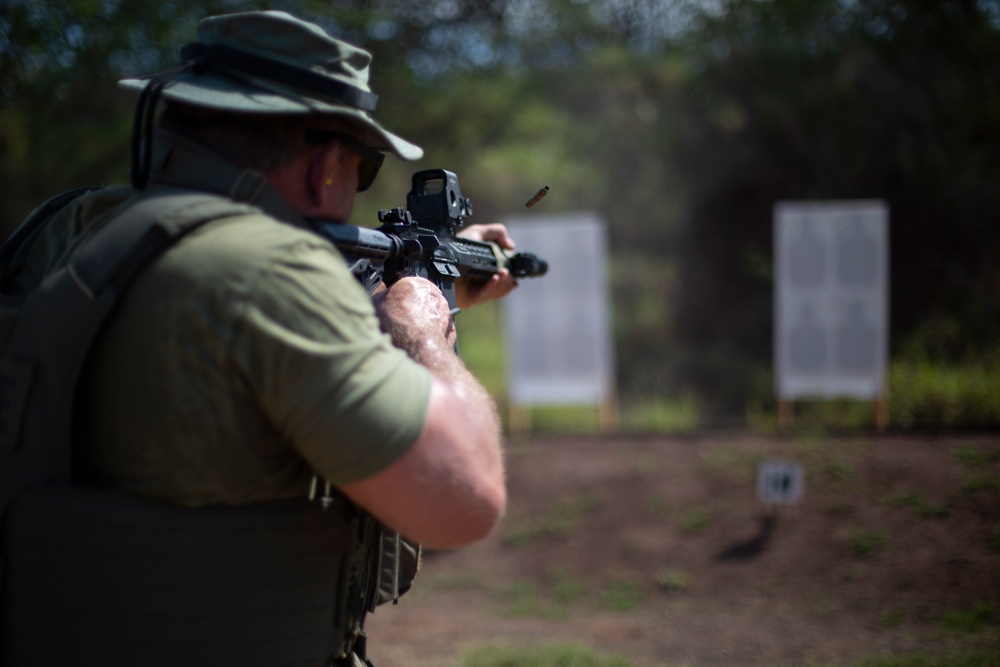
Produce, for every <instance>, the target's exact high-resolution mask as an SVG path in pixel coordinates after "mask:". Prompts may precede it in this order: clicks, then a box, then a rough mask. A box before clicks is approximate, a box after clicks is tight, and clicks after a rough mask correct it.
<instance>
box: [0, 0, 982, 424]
mask: <svg viewBox="0 0 1000 667" xmlns="http://www.w3.org/2000/svg"><path fill="white" fill-rule="evenodd" d="M246 9H282V10H286V11H290V12H292V13H294V14H297V15H299V16H301V17H302V18H306V19H309V20H314V21H316V22H318V23H319V24H321V25H322V26H323V27H324V28H326V29H327V30H329V31H330V32H331V33H332V34H334V35H337V36H340V37H343V38H345V39H347V40H349V41H351V42H353V43H356V44H359V45H361V46H363V47H365V48H367V49H369V50H370V51H372V52H373V53H374V55H375V61H374V67H373V88H374V89H375V91H376V92H378V93H379V94H380V96H381V98H382V103H381V106H380V109H379V112H378V115H379V116H380V118H381V119H383V120H384V122H385V123H386V124H387V125H388V126H389V127H391V128H393V129H395V130H397V131H398V132H399V133H400V134H402V135H403V136H405V137H407V138H409V139H411V140H413V141H415V142H417V143H419V144H421V145H423V146H424V147H425V149H426V150H427V155H426V157H425V158H424V160H423V161H422V162H420V163H418V164H417V165H415V166H414V165H410V164H401V163H399V162H394V163H393V162H391V161H390V164H389V165H388V167H387V168H386V169H385V171H384V176H383V177H382V178H381V179H380V181H379V182H378V183H377V184H376V187H375V188H373V189H372V190H371V191H370V192H369V193H366V195H364V196H363V197H362V198H361V199H360V200H359V204H358V208H357V210H356V214H355V218H354V220H353V222H354V223H355V224H365V225H369V226H373V225H374V224H376V221H375V212H376V211H377V210H378V209H380V208H390V207H392V206H399V205H402V204H403V203H404V201H405V193H406V191H407V190H408V189H409V175H410V172H411V170H412V169H413V168H414V167H415V168H418V169H422V168H431V167H444V168H447V169H450V170H452V171H455V172H456V173H458V174H459V176H460V178H461V182H462V189H463V192H464V193H465V194H466V195H467V196H470V197H471V198H472V199H473V201H474V203H475V217H474V219H473V221H480V222H485V221H490V220H495V219H498V218H500V217H502V216H504V215H508V214H513V213H517V212H523V210H524V209H523V207H522V204H523V202H524V201H525V200H526V199H527V198H528V197H529V196H530V195H531V194H533V193H534V192H535V190H537V189H538V187H540V186H541V185H549V186H550V187H551V188H552V189H551V193H550V195H549V196H548V197H547V198H546V199H545V200H544V202H543V205H540V207H539V209H536V210H539V211H540V212H550V211H566V210H582V209H587V210H596V211H599V212H600V213H602V214H603V215H604V216H605V217H606V218H607V220H608V221H609V223H610V229H609V238H610V242H611V251H612V255H613V256H612V262H611V266H612V276H611V278H612V286H611V289H612V295H613V308H614V316H615V321H614V331H615V340H616V347H617V363H618V391H619V399H620V403H621V405H622V406H623V408H627V406H629V405H642V406H649V405H651V404H656V403H657V402H658V401H660V402H666V403H669V402H671V401H674V402H679V403H681V404H683V405H687V406H697V408H696V409H697V411H698V418H697V420H695V422H696V423H699V424H702V425H704V424H713V423H728V422H731V421H733V420H745V419H749V421H750V422H751V423H753V422H754V421H759V415H761V414H767V413H769V412H770V411H771V410H772V409H773V403H774V399H773V396H772V394H773V390H772V386H771V354H772V352H771V345H772V342H771V341H772V324H771V322H772V303H771V301H772V239H771V225H772V207H773V205H774V203H775V202H776V201H778V200H785V199H828V198H881V199H885V200H887V201H888V203H889V206H890V210H891V257H892V259H891V281H892V282H891V284H892V287H891V326H892V333H891V341H892V350H891V352H892V358H893V361H892V371H891V373H890V405H891V406H892V412H891V414H892V418H893V425H895V426H901V427H996V426H998V425H1000V390H998V389H1000V386H998V382H997V380H996V378H997V377H998V376H1000V352H998V345H997V341H998V340H1000V261H998V260H997V258H998V257H1000V225H998V224H997V223H998V211H1000V155H998V152H1000V0H865V1H863V2H860V1H857V0H659V1H657V0H591V1H587V0H550V1H545V0H506V1H505V0H419V1H418V0H374V1H372V0H369V1H367V2H360V1H353V0H335V1H322V2H321V1H318V0H315V1H309V0H300V1H291V0H288V1H285V2H281V1H274V2H244V1H237V0H198V1H197V2H194V1H193V0H175V1H173V2H161V1H156V2H153V1H152V0H129V1H128V2H125V1H124V0H65V1H59V2H44V1H42V2H40V1H38V0H0V178H2V182H3V184H4V185H3V197H2V198H0V233H2V234H3V235H6V234H7V233H9V231H10V230H12V229H13V228H14V227H15V226H16V225H17V223H18V222H19V221H20V220H21V219H22V218H23V217H24V216H25V215H26V214H27V213H28V212H29V211H30V210H31V209H32V208H33V207H34V206H35V205H37V204H38V203H39V202H40V201H41V200H42V199H44V198H45V197H47V196H49V195H51V194H53V193H55V192H58V191H60V190H62V189H65V188H68V187H71V186H75V185H84V184H93V183H112V182H124V181H125V180H127V166H128V152H129V151H128V148H129V141H130V127H131V115H132V109H133V105H134V100H133V99H132V97H131V96H130V95H127V94H125V93H122V92H116V90H115V85H114V82H115V81H116V80H117V79H119V78H123V77H127V76H137V75H145V74H151V73H153V72H155V71H157V70H158V69H161V68H163V67H165V66H167V65H169V64H171V63H172V62H173V61H174V60H175V58H176V54H177V52H178V49H179V46H180V45H181V44H183V43H186V42H188V41H193V36H194V27H195V24H196V23H197V21H198V19H200V18H201V17H203V16H206V15H211V14H216V13H222V12H230V11H241V10H246ZM541 209H544V211H542V210H541ZM469 315H471V313H470V314H469ZM463 317H466V315H463ZM479 317H480V318H482V317H485V318H486V319H485V322H486V324H485V325H480V326H479V328H480V329H481V330H482V331H483V332H484V335H488V334H489V332H490V331H491V330H492V331H493V332H495V331H496V327H495V326H494V325H493V324H491V322H492V318H494V317H495V313H490V312H489V311H487V312H486V314H485V315H483V316H479ZM469 326H472V327H475V326H476V325H475V323H474V322H473V324H470V325H469ZM496 345H499V341H496ZM496 345H494V347H496ZM484 363H491V362H484ZM498 382H502V381H498ZM493 388H494V389H495V390H497V391H499V390H500V389H502V388H501V387H498V386H496V385H495V386H494V387H493ZM943 396H944V398H942V397H943ZM956 401H957V404H958V405H959V406H961V407H962V409H958V408H955V407H954V404H955V403H956ZM949 405H951V406H952V407H951V408H948V407H947V406H949ZM942 406H944V407H942ZM643 410H646V408H643ZM682 421H683V422H684V423H691V420H689V419H685V420H682Z"/></svg>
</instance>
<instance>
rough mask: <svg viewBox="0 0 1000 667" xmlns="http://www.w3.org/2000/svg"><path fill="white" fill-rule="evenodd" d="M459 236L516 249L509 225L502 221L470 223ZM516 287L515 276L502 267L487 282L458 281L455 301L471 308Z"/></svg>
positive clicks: (461, 305)
mask: <svg viewBox="0 0 1000 667" xmlns="http://www.w3.org/2000/svg"><path fill="white" fill-rule="evenodd" d="M458 236H461V237H462V238H467V239H470V240H472V241H482V242H484V243H488V242H491V241H492V242H493V243H496V244H497V245H498V246H500V247H501V248H503V249H504V250H513V249H514V239H512V238H511V237H510V233H509V232H508V231H507V227H505V226H504V225H502V224H500V223H493V224H489V225H469V226H468V227H466V228H465V229H463V230H462V231H460V232H459V233H458ZM515 287H517V281H516V280H515V279H514V276H512V275H510V271H508V270H507V269H500V271H498V272H497V274H496V275H495V276H493V277H491V278H490V279H489V280H487V281H486V282H469V281H468V280H458V281H456V282H455V302H456V303H457V304H458V307H459V308H469V307H471V306H475V305H478V304H480V303H485V302H486V301H490V300H492V299H500V298H503V297H505V296H507V294H509V293H510V291H511V290H513V289H514V288H515Z"/></svg>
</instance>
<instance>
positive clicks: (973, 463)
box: [951, 445, 1000, 470]
mask: <svg viewBox="0 0 1000 667" xmlns="http://www.w3.org/2000/svg"><path fill="white" fill-rule="evenodd" d="M951 455H952V457H953V458H954V459H955V460H956V461H957V462H958V463H959V464H961V466H962V467H963V468H966V469H968V470H981V469H982V468H984V467H985V466H988V465H989V464H990V463H993V462H994V461H998V460H1000V449H986V448H984V447H976V446H973V445H956V446H955V447H953V448H952V450H951Z"/></svg>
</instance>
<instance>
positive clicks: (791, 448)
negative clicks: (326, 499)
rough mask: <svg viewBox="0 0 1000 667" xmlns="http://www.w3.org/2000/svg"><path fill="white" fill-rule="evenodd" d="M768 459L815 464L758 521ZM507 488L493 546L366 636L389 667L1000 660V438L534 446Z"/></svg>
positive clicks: (459, 555) (433, 577) (516, 462)
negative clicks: (487, 650)
mask: <svg viewBox="0 0 1000 667" xmlns="http://www.w3.org/2000/svg"><path fill="white" fill-rule="evenodd" d="M764 459H779V460H791V461H796V462H798V463H801V464H802V465H803V467H804V470H805V493H804V496H803V498H802V500H801V502H800V503H798V504H796V505H793V506H781V507H779V508H777V509H776V510H773V508H766V507H764V506H763V505H762V504H761V503H760V502H758V500H757V498H756V477H757V466H758V464H759V463H760V461H761V460H764ZM509 470H510V494H511V506H510V510H509V513H508V516H507V518H506V519H505V520H504V522H503V524H502V525H501V526H500V527H498V529H497V530H496V531H495V532H494V534H493V535H491V536H490V538H488V539H487V540H485V541H484V542H482V543H480V544H477V545H474V546H472V547H470V548H467V549H464V550H461V551H456V552H450V553H432V554H428V555H427V557H426V558H425V561H424V564H423V569H422V571H421V576H420V578H419V579H418V587H419V590H418V588H415V589H414V591H413V592H411V593H410V594H408V595H407V596H406V597H404V598H403V600H401V602H400V604H399V605H398V606H396V607H383V608H380V609H379V610H378V611H377V612H376V613H375V614H374V616H373V617H372V618H371V619H370V622H369V624H368V629H369V634H370V635H371V636H372V639H371V651H370V652H371V654H372V657H373V659H374V661H375V664H376V665H377V667H423V666H427V667H430V666H431V665H433V666H434V667H447V666H454V667H459V666H461V665H462V664H463V655H465V654H466V652H467V651H469V650H472V649H473V648H475V647H477V646H480V647H481V646H482V645H484V644H489V643H497V644H502V643H520V644H524V643H554V642H562V643H571V644H574V645H577V646H584V647H588V648H590V649H592V650H593V651H594V652H598V653H601V654H614V655H619V656H622V657H625V658H627V659H628V660H629V661H630V664H633V665H642V666H647V665H648V666H652V665H664V666H669V667H701V666H712V667H727V666H755V665H768V666H773V665H817V666H818V665H824V666H825V665H829V666H833V665H852V664H855V663H856V662H857V661H858V660H859V659H861V658H864V657H870V656H875V655H881V654H891V655H896V656H899V655H907V654H915V653H919V654H923V655H928V656H929V655H937V654H941V653H949V652H951V653H954V652H960V651H970V650H971V651H975V652H980V653H981V652H983V651H986V652H992V653H993V654H995V655H998V656H1000V437H998V436H993V435H982V434H979V435H940V436H879V437H869V436H857V437H835V438H820V437H811V438H802V437H782V438H768V437H758V436H748V435H743V434H735V435H734V434H714V435H702V436H697V437H685V438H609V439H597V438H593V439H590V438H576V439H574V438H555V439H552V438H550V439H535V440H533V441H531V442H527V443H522V444H520V445H515V446H512V447H511V453H510V456H509ZM991 664H1000V659H998V660H997V662H995V663H991Z"/></svg>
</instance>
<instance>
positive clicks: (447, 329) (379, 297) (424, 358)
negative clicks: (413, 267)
mask: <svg viewBox="0 0 1000 667" xmlns="http://www.w3.org/2000/svg"><path fill="white" fill-rule="evenodd" d="M372 302H373V303H374V305H375V312H376V314H377V315H378V317H379V321H380V322H381V323H382V330H383V331H385V332H386V333H387V334H389V335H390V336H392V342H393V343H394V344H395V345H396V347H399V348H401V349H403V350H405V351H406V352H407V353H408V354H409V355H410V357H412V358H413V359H415V360H416V361H418V362H420V363H421V364H423V365H425V366H428V367H430V368H432V369H436V368H437V367H439V366H440V364H441V359H440V357H441V355H442V354H444V355H445V359H446V360H447V361H449V362H450V361H451V359H450V357H454V356H455V341H456V339H457V333H456V331H455V322H454V320H453V318H452V316H451V310H450V309H449V307H448V301H447V300H445V298H444V296H443V295H442V294H441V291H440V290H439V289H438V288H437V287H436V286H435V285H434V283H432V282H431V281H429V280H425V279H424V278H416V277H407V278H401V279H399V280H397V281H396V282H395V283H393V285H392V287H389V288H388V289H382V290H378V291H376V292H375V294H374V295H372Z"/></svg>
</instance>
